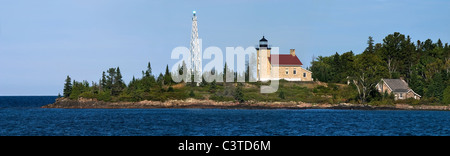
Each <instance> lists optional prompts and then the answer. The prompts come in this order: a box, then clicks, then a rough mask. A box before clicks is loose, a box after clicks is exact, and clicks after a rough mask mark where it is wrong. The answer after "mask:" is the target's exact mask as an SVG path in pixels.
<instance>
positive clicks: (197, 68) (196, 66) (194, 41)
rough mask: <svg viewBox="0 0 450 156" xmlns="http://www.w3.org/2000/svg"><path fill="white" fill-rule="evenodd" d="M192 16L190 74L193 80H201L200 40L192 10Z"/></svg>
mask: <svg viewBox="0 0 450 156" xmlns="http://www.w3.org/2000/svg"><path fill="white" fill-rule="evenodd" d="M192 13H193V15H194V16H193V17H192V32H191V49H189V50H190V52H191V74H194V81H195V82H197V85H198V82H201V75H202V69H201V65H202V60H201V54H200V41H199V39H198V28H197V16H196V15H195V14H196V11H193V12H192Z"/></svg>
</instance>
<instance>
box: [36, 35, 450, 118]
mask: <svg viewBox="0 0 450 156" xmlns="http://www.w3.org/2000/svg"><path fill="white" fill-rule="evenodd" d="M367 43H368V46H367V48H366V49H365V50H364V51H363V52H361V53H360V54H354V53H353V51H348V52H345V53H343V54H339V53H337V52H336V54H334V55H331V56H319V57H317V58H314V59H313V61H312V62H311V67H308V68H303V67H301V65H302V63H301V62H300V61H299V59H298V57H297V55H296V52H295V50H294V49H291V50H290V54H280V55H279V57H280V58H282V59H281V60H280V62H278V64H270V63H271V62H270V60H269V61H268V63H269V64H266V65H262V66H274V67H275V66H276V68H274V69H279V71H280V74H282V75H283V74H284V76H283V77H279V80H277V81H279V85H278V88H277V90H276V91H275V92H273V93H261V92H260V90H261V87H262V86H268V85H270V83H271V80H269V81H262V80H261V78H271V77H263V76H264V74H261V71H257V72H255V71H252V70H251V68H249V66H248V65H247V66H246V67H245V68H246V70H245V71H244V72H242V73H239V72H236V71H233V69H230V68H228V66H227V63H225V64H224V66H223V69H220V70H218V69H214V70H211V71H204V72H211V74H213V73H214V74H218V75H219V77H223V79H225V78H226V77H227V74H228V76H229V75H233V76H234V81H232V82H216V80H214V81H212V82H208V81H206V80H205V79H202V80H201V81H200V82H198V81H194V78H193V77H191V78H190V79H187V81H181V82H175V81H174V80H173V76H174V75H182V74H183V73H185V72H186V70H185V68H186V64H185V63H184V62H183V64H182V65H179V66H178V70H176V71H170V70H169V65H167V66H166V69H165V73H159V74H158V76H156V75H154V74H153V73H152V67H151V64H150V62H148V64H147V69H146V70H144V71H142V76H141V77H140V78H136V77H135V76H133V78H132V80H131V81H130V82H129V83H125V82H124V81H123V79H122V74H121V71H120V68H119V67H117V68H109V69H108V70H106V71H104V72H103V73H102V77H101V78H100V80H99V81H98V82H94V81H92V82H91V83H89V82H88V81H86V80H84V81H81V82H79V81H75V80H73V81H72V79H71V78H70V76H67V77H66V81H65V84H64V91H63V92H64V93H63V95H59V98H58V99H57V100H56V101H55V103H53V104H49V105H46V106H43V108H222V109H364V110H380V109H389V110H449V104H450V85H449V84H450V46H448V43H445V44H443V43H442V41H441V40H440V39H438V40H437V42H433V41H432V40H431V39H427V40H426V41H420V40H418V41H417V42H413V41H412V40H411V37H410V36H405V35H403V34H401V33H399V32H395V33H393V34H389V35H387V36H386V37H385V38H384V39H383V42H382V43H376V44H375V43H374V40H373V39H372V37H369V39H368V41H367ZM264 48H266V49H269V48H270V47H269V46H267V39H265V38H264V37H263V39H261V40H260V45H259V47H258V48H257V50H258V53H260V52H259V50H261V49H264ZM263 54H268V55H264V57H261V56H259V55H258V58H260V59H261V58H264V59H267V58H270V57H271V56H274V55H273V54H271V53H270V51H269V52H268V53H263ZM292 60H294V61H292ZM283 61H286V62H283ZM266 62H267V61H266ZM259 64H261V63H258V65H259ZM292 64H294V65H292ZM281 66H289V67H281ZM175 67H176V66H175ZM257 69H259V68H257ZM268 69H269V68H268ZM270 69H271V70H272V68H270ZM252 73H253V74H252ZM254 73H259V75H258V74H257V75H256V77H257V78H256V79H257V81H250V80H251V79H255V75H254ZM265 74H266V75H265V76H267V74H268V73H265ZM307 76H311V77H308V78H307V79H306V78H305V77H307ZM239 77H241V78H242V79H244V80H245V81H243V82H242V81H238V80H239ZM302 77H304V78H305V79H304V80H305V81H303V80H302ZM272 78H273V77H272ZM242 79H241V80H242ZM184 80H186V79H184Z"/></svg>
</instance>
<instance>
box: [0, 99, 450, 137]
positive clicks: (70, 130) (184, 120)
mask: <svg viewBox="0 0 450 156" xmlns="http://www.w3.org/2000/svg"><path fill="white" fill-rule="evenodd" d="M55 98H56V97H44V96H30V97H5V96H3V97H1V96H0V136H9V135H39V136H40V135H57V136H59V135H76V136H78V135H106V136H110V135H150V136H161V135H163V136H165V135H175V136H180V135H183V136H184V135H189V136H191V135H192V136H204V135H206V136H211V135H212V136H216V135H220V136H222V135H225V136H229V135H231V136H241V135H243V136H254V135H268V136H278V135H288V136H299V135H313V136H329V135H339V136H341V135H344V136H347V135H352V136H353V135H357V136H361V135H362V136H366V135H376V136H378V135H446V136H448V135H450V112H449V111H360V110H317V109H310V110H225V109H43V108H39V107H40V106H42V105H46V104H49V103H53V102H54V100H55Z"/></svg>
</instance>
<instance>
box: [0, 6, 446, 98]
mask: <svg viewBox="0 0 450 156" xmlns="http://www.w3.org/2000/svg"><path fill="white" fill-rule="evenodd" d="M193 10H196V11H197V15H198V24H199V26H198V27H199V36H200V38H202V39H203V48H206V47H208V46H218V47H220V48H221V49H222V50H223V51H225V47H227V46H233V47H236V46H243V47H248V46H255V45H257V44H258V40H259V39H261V37H262V35H263V34H264V35H265V36H266V38H267V39H268V40H269V44H271V45H272V46H278V47H280V53H289V49H291V48H294V49H296V54H297V55H298V57H299V58H300V60H301V61H302V62H303V63H304V64H305V67H307V66H309V65H310V62H311V59H312V56H313V55H314V56H319V55H323V56H328V55H331V54H334V53H335V52H338V53H341V54H342V53H344V52H347V51H350V50H353V52H355V53H357V54H358V53H361V52H362V51H363V50H364V49H365V47H366V42H367V38H368V36H373V38H374V40H375V42H376V43H379V42H382V39H383V38H384V37H385V36H386V35H388V34H391V33H393V32H401V33H403V34H406V35H410V36H411V37H412V39H413V40H414V41H417V40H422V41H423V40H426V39H428V38H430V39H432V40H433V41H437V39H438V38H440V39H441V40H442V41H443V42H444V43H446V42H450V29H449V28H450V1H448V0H364V1H361V0H323V1H319V0H298V1H287V0H277V1H275V0H271V1H269V0H228V1H219V0H197V1H188V0H179V1H169V0H164V1H163V0H0V95H57V94H58V93H61V94H62V90H63V84H64V80H65V78H66V76H67V75H70V76H71V77H72V78H73V79H76V80H78V81H81V80H88V81H89V82H91V81H98V80H99V78H100V77H101V73H102V71H105V70H107V69H108V68H110V67H117V66H120V69H121V71H122V74H123V77H124V81H125V82H129V81H130V80H131V78H132V76H133V75H134V76H136V77H141V71H142V70H144V69H145V68H146V64H147V62H149V61H150V62H151V64H152V67H153V73H154V74H158V73H160V72H163V71H164V70H165V66H166V64H169V66H170V65H172V64H174V63H175V62H176V61H177V60H171V59H170V53H171V51H172V49H173V48H175V47H177V46H186V47H189V40H190V32H191V17H192V11H193Z"/></svg>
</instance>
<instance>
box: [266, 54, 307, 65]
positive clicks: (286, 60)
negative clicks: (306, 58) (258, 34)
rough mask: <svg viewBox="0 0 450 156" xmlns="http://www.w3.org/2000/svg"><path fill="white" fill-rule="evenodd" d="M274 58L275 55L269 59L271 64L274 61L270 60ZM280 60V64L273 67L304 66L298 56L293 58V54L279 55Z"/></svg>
mask: <svg viewBox="0 0 450 156" xmlns="http://www.w3.org/2000/svg"><path fill="white" fill-rule="evenodd" d="M272 56H275V55H272V54H271V55H270V57H269V62H270V64H272V60H271V59H270V58H271V57H272ZM278 58H279V61H278V64H272V65H297V66H301V65H303V63H302V62H301V61H300V60H299V59H298V57H297V56H292V55H291V54H279V55H278Z"/></svg>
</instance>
